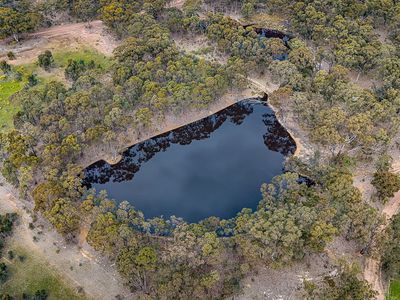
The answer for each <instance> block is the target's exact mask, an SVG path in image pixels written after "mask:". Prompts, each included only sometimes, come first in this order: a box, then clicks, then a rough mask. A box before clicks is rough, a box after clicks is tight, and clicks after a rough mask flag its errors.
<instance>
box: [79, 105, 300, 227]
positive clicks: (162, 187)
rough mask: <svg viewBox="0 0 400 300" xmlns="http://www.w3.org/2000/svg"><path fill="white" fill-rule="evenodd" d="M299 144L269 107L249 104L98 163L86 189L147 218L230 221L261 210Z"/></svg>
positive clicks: (87, 175) (88, 171) (87, 172)
mask: <svg viewBox="0 0 400 300" xmlns="http://www.w3.org/2000/svg"><path fill="white" fill-rule="evenodd" d="M295 147H296V146H295V143H294V141H293V140H292V139H291V137H290V135H289V134H288V133H287V132H286V130H285V129H284V128H283V127H282V126H281V125H280V124H279V122H278V121H277V119H276V118H275V115H274V113H273V112H272V110H271V109H270V108H269V107H268V106H267V105H266V104H265V103H262V102H261V101H254V99H253V100H252V101H249V100H244V101H241V102H239V103H237V104H234V105H232V106H230V107H228V108H226V109H224V110H222V111H220V112H218V113H216V114H214V115H212V116H209V117H207V118H204V119H202V120H200V121H197V122H194V123H191V124H189V125H186V126H183V127H181V128H178V129H176V130H173V131H170V132H167V133H165V134H162V135H159V136H156V137H154V138H151V139H149V140H146V141H144V142H142V143H139V144H136V145H134V146H132V147H130V148H129V149H128V150H126V151H125V152H124V153H123V158H122V160H121V161H120V162H119V163H118V164H116V165H109V164H108V163H106V162H104V161H99V162H97V163H95V164H93V165H92V166H90V167H88V168H87V169H86V170H85V184H86V185H87V186H88V187H93V188H95V189H96V190H97V191H99V190H102V189H105V190H107V192H108V194H109V196H110V197H111V198H114V199H116V201H117V202H121V201H123V200H128V201H129V202H130V203H131V204H132V205H133V206H134V207H135V208H137V209H139V210H141V211H143V212H144V214H145V216H146V217H155V216H161V215H163V216H165V217H169V216H171V215H175V216H177V217H183V218H184V219H185V220H186V221H189V222H197V221H199V220H201V219H204V218H206V217H209V216H218V217H221V218H230V217H233V216H235V215H236V213H238V212H239V211H240V210H241V209H242V208H244V207H250V208H253V209H254V208H256V206H257V203H258V201H259V200H260V197H261V196H260V186H261V184H262V183H264V182H269V181H270V180H271V179H272V177H274V176H276V175H278V174H280V173H282V171H283V162H284V159H285V156H287V155H290V154H291V153H293V152H294V151H295Z"/></svg>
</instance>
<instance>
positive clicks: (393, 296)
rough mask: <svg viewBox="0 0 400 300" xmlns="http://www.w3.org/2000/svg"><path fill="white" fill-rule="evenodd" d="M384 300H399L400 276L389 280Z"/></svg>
mask: <svg viewBox="0 0 400 300" xmlns="http://www.w3.org/2000/svg"><path fill="white" fill-rule="evenodd" d="M386 300H400V278H399V279H397V280H392V281H391V283H390V288H389V294H388V295H387V296H386Z"/></svg>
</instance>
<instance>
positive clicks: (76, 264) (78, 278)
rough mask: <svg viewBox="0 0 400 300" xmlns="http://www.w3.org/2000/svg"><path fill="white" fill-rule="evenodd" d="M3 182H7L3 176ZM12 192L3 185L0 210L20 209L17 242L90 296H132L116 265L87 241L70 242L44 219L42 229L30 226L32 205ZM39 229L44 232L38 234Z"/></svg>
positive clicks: (113, 297)
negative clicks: (29, 210) (80, 244)
mask: <svg viewBox="0 0 400 300" xmlns="http://www.w3.org/2000/svg"><path fill="white" fill-rule="evenodd" d="M0 182H4V181H3V179H2V178H0ZM13 193H14V191H12V190H11V189H10V188H9V187H7V186H0V211H1V212H2V213H4V212H17V213H18V215H19V216H20V219H19V220H20V221H19V223H18V224H17V226H16V228H15V230H14V232H13V235H12V239H13V242H14V243H16V244H18V245H20V246H22V247H24V248H26V249H28V250H29V251H31V252H33V253H34V254H33V255H35V256H37V257H40V258H41V259H42V260H44V261H45V262H46V263H48V264H49V265H50V266H52V267H53V268H54V269H55V270H56V271H57V272H58V273H59V274H61V275H62V277H63V278H66V280H67V281H69V282H70V283H72V285H73V286H75V287H76V288H78V287H83V290H84V291H85V294H86V296H87V297H89V298H90V299H96V300H97V299H104V300H109V299H115V296H117V295H121V296H123V297H124V299H132V298H133V295H132V294H131V293H130V292H129V291H128V290H127V289H126V288H124V287H123V286H122V284H121V282H122V280H121V279H120V277H119V275H118V274H117V271H116V270H115V268H114V267H113V266H112V265H111V264H110V263H109V262H108V261H106V260H105V259H104V258H101V256H100V255H98V254H97V253H96V252H95V251H94V250H93V249H91V248H90V247H89V246H88V245H87V244H84V245H83V246H82V248H80V247H78V246H77V245H74V244H67V243H66V242H65V241H64V239H63V237H61V236H60V235H58V234H57V233H55V232H54V230H53V229H52V228H51V227H50V225H49V224H46V223H45V221H43V220H41V221H40V222H39V223H40V224H41V225H43V226H44V227H43V229H41V228H42V226H36V228H37V229H35V230H31V229H29V227H28V226H29V223H30V222H32V219H31V217H30V215H29V214H28V213H27V210H26V206H27V207H29V206H30V205H31V204H30V203H25V202H23V201H20V200H18V199H16V198H15V197H13ZM36 225H37V224H36ZM38 231H42V232H43V233H42V234H38ZM34 236H36V237H38V238H39V240H38V241H37V242H34V241H33V237H34ZM57 251H59V253H57Z"/></svg>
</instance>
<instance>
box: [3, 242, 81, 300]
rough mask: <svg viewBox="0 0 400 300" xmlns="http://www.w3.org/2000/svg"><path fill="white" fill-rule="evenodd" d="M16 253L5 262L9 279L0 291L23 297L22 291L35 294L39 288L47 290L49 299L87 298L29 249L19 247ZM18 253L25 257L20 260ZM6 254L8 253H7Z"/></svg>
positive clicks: (77, 299)
mask: <svg viewBox="0 0 400 300" xmlns="http://www.w3.org/2000/svg"><path fill="white" fill-rule="evenodd" d="M13 252H14V253H15V254H16V255H15V258H14V259H13V260H9V259H7V260H6V261H5V262H6V264H7V265H8V267H9V270H10V277H9V279H8V280H7V281H6V282H5V283H4V284H3V285H2V286H0V293H8V294H10V295H12V296H17V297H16V298H17V299H21V298H18V297H21V295H22V293H27V294H29V295H33V294H34V293H35V292H36V291H37V290H42V289H44V290H46V291H48V293H49V298H48V299H54V300H64V299H65V300H80V299H85V298H84V297H83V296H80V295H78V294H77V292H75V291H74V290H73V289H72V288H71V287H69V286H68V285H67V284H66V283H65V282H64V281H63V280H62V279H61V277H60V275H59V274H57V273H56V272H55V271H54V270H53V269H52V268H51V267H50V266H48V265H46V264H45V263H44V262H43V261H42V260H40V258H37V257H35V256H33V255H32V254H31V253H29V251H27V250H25V249H23V248H20V247H17V248H14V249H13ZM18 255H22V256H24V257H25V259H24V260H23V261H20V259H19V258H18ZM5 256H7V254H6V253H5ZM3 260H4V258H3Z"/></svg>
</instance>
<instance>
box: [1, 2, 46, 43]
mask: <svg viewBox="0 0 400 300" xmlns="http://www.w3.org/2000/svg"><path fill="white" fill-rule="evenodd" d="M39 22H40V15H38V14H37V13H34V12H29V11H25V12H22V11H17V10H16V9H14V8H10V7H2V6H0V37H2V38H4V37H8V36H12V37H13V38H14V40H15V41H17V42H18V41H19V37H20V34H21V33H24V32H28V31H33V30H35V29H36V27H37V26H38V24H39Z"/></svg>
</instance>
